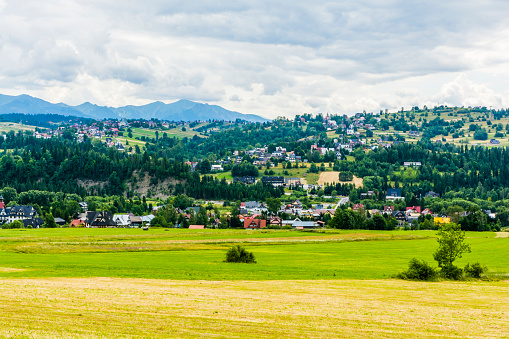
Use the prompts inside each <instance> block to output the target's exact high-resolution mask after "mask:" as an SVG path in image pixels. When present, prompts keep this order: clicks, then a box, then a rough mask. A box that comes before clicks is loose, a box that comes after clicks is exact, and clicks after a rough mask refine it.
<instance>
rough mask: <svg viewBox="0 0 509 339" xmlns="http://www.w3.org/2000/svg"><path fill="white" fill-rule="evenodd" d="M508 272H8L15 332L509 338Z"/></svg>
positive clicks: (6, 302)
mask: <svg viewBox="0 0 509 339" xmlns="http://www.w3.org/2000/svg"><path fill="white" fill-rule="evenodd" d="M508 290H509V283H508V282H507V281H505V282H503V281H502V282H491V283H485V282H466V283H465V282H462V283H453V282H441V283H420V282H406V281H398V280H362V281H359V280H319V281H316V280H312V281H309V280H283V281H281V280H279V281H183V280H178V281H176V280H147V279H112V278H84V279H83V278H82V279H79V278H72V279H62V278H46V279H1V280H0V312H1V314H2V317H0V333H1V334H0V336H2V335H3V337H7V338H77V337H79V338H198V337H219V338H507V336H509V324H508V323H507V315H508V312H509V303H508V301H509V300H508V296H507V292H508Z"/></svg>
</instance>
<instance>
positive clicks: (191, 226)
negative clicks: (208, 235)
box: [189, 225, 205, 230]
mask: <svg viewBox="0 0 509 339" xmlns="http://www.w3.org/2000/svg"><path fill="white" fill-rule="evenodd" d="M189 229H190V230H203V229H205V225H189Z"/></svg>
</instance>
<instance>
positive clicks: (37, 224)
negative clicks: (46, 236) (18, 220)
mask: <svg viewBox="0 0 509 339" xmlns="http://www.w3.org/2000/svg"><path fill="white" fill-rule="evenodd" d="M43 224H44V220H43V219H42V218H33V219H23V226H24V227H25V228H27V227H28V226H31V227H32V228H41V227H42V225H43Z"/></svg>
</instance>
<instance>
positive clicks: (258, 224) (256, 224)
mask: <svg viewBox="0 0 509 339" xmlns="http://www.w3.org/2000/svg"><path fill="white" fill-rule="evenodd" d="M265 226H267V220H263V219H253V218H245V219H244V229H253V228H265Z"/></svg>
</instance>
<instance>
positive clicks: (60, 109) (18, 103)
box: [0, 94, 268, 122]
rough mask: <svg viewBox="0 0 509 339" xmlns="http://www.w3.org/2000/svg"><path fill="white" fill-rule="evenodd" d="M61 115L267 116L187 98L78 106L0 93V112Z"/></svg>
mask: <svg viewBox="0 0 509 339" xmlns="http://www.w3.org/2000/svg"><path fill="white" fill-rule="evenodd" d="M6 113H25V114H60V115H66V116H69V115H72V116H77V117H84V118H93V119H98V120H102V119H105V118H113V119H122V118H126V119H147V120H149V119H152V118H157V119H159V120H173V121H196V120H210V119H212V120H214V119H216V120H227V121H232V120H236V119H242V120H246V121H252V122H265V121H268V119H265V118H262V117H260V116H258V115H254V114H242V113H239V112H234V111H229V110H227V109H224V108H222V107H220V106H216V105H209V104H202V103H198V102H194V101H189V100H179V101H177V102H174V103H171V104H165V103H164V102H161V101H156V102H153V103H150V104H147V105H143V106H132V105H129V106H123V107H107V106H98V105H95V104H92V103H90V102H85V103H83V104H81V105H78V106H69V105H66V104H64V103H58V104H52V103H50V102H48V101H45V100H42V99H39V98H35V97H32V96H30V95H26V94H22V95H18V96H10V95H3V94H0V114H6Z"/></svg>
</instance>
